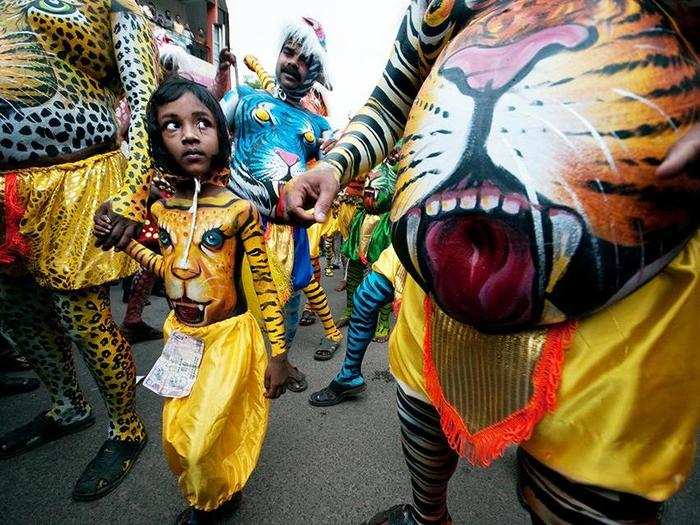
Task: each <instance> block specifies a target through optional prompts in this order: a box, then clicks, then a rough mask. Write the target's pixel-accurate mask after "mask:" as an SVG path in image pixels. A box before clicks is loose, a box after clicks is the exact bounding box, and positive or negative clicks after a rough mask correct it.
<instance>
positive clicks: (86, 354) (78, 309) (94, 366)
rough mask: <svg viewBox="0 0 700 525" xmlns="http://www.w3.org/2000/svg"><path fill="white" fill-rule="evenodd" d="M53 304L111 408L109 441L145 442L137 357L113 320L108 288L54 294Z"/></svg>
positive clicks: (108, 408) (99, 287)
mask: <svg viewBox="0 0 700 525" xmlns="http://www.w3.org/2000/svg"><path fill="white" fill-rule="evenodd" d="M53 300H54V305H55V308H56V311H57V313H58V318H59V321H60V322H61V324H62V325H63V328H64V330H65V331H66V333H67V334H68V336H69V337H70V338H71V340H72V341H73V342H74V343H75V345H76V346H77V347H78V349H79V350H80V353H81V354H82V356H83V359H84V360H85V363H86V364H87V366H88V369H89V370H90V373H91V374H92V376H93V378H94V379H95V381H96V382H97V386H98V387H99V390H100V394H101V395H102V398H103V400H104V402H105V405H106V406H107V412H108V416H109V438H117V439H119V440H123V441H140V440H142V439H144V438H145V436H146V432H145V429H144V426H143V422H142V421H141V418H140V417H139V416H138V414H137V413H136V406H135V382H134V379H135V376H136V366H135V365H134V357H133V355H132V353H131V347H130V346H129V343H128V342H127V341H126V339H124V336H123V335H122V334H121V332H120V331H119V328H118V327H117V324H116V323H115V322H114V319H113V318H112V311H111V308H110V299H109V289H108V287H107V286H97V287H93V288H87V289H85V290H78V291H68V292H54V293H53Z"/></svg>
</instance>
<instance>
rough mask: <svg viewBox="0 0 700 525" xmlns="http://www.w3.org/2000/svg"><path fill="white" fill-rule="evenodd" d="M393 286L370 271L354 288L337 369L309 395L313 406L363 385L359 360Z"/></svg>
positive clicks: (335, 399) (334, 400) (345, 395)
mask: <svg viewBox="0 0 700 525" xmlns="http://www.w3.org/2000/svg"><path fill="white" fill-rule="evenodd" d="M393 296H394V288H393V287H392V285H391V282H390V281H389V280H388V279H387V278H386V277H384V276H383V275H381V274H379V273H376V272H370V273H369V274H367V277H366V278H365V279H364V280H363V281H362V283H361V284H360V286H359V287H358V288H357V291H356V292H355V298H354V304H355V308H354V309H353V312H352V316H351V317H350V324H349V327H348V344H347V350H346V351H345V359H344V361H343V366H342V368H341V369H340V372H339V373H338V375H337V376H336V377H335V379H334V380H333V381H331V383H330V385H328V386H327V387H326V388H324V389H322V390H319V391H318V392H314V393H313V394H311V397H310V398H309V403H310V404H312V405H313V406H332V405H337V404H338V403H341V402H342V401H343V400H344V399H347V398H348V397H352V396H354V395H356V394H359V393H360V392H363V391H364V390H365V388H366V385H365V380H364V378H363V377H362V371H361V368H362V361H363V359H364V357H365V352H366V351H367V346H368V345H369V343H370V341H371V339H372V334H373V333H374V331H375V327H376V325H377V318H378V316H379V312H380V310H381V309H382V308H383V307H384V306H385V305H391V300H392V298H393Z"/></svg>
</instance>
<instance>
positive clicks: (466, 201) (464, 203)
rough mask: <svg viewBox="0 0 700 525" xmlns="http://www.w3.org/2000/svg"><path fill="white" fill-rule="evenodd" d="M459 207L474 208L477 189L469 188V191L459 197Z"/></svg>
mask: <svg viewBox="0 0 700 525" xmlns="http://www.w3.org/2000/svg"><path fill="white" fill-rule="evenodd" d="M459 207H460V208H462V209H463V210H473V209H474V208H476V191H474V190H467V192H466V193H465V194H463V195H462V196H461V197H460V198H459Z"/></svg>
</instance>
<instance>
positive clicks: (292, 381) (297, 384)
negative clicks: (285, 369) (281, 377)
mask: <svg viewBox="0 0 700 525" xmlns="http://www.w3.org/2000/svg"><path fill="white" fill-rule="evenodd" d="M307 388H309V384H308V383H307V382H306V376H305V375H304V374H303V373H302V372H300V371H299V369H298V368H297V367H296V366H290V374H289V377H288V378H287V390H289V391H291V392H297V393H298V392H303V391H304V390H306V389H307Z"/></svg>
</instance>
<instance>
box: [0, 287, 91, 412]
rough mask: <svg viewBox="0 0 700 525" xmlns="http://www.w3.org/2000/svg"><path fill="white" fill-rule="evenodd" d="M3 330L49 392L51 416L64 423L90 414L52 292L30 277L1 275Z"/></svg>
mask: <svg viewBox="0 0 700 525" xmlns="http://www.w3.org/2000/svg"><path fill="white" fill-rule="evenodd" d="M0 331H1V332H2V334H3V335H4V336H6V337H8V338H10V339H12V341H13V342H14V344H15V348H16V350H17V353H19V354H20V355H22V356H24V357H25V358H26V359H27V361H28V362H29V364H30V365H31V367H32V368H33V369H34V371H35V372H36V374H37V375H38V376H39V378H40V379H41V381H42V382H43V383H44V385H45V386H46V389H47V390H48V391H49V396H50V397H51V409H50V410H49V411H48V412H47V415H48V416H49V417H50V418H52V419H53V420H55V421H56V422H57V423H58V424H60V425H68V424H71V423H75V422H77V421H81V420H83V419H85V418H87V417H89V416H90V413H91V408H90V404H89V403H88V401H87V399H86V398H85V396H84V395H83V393H82V391H81V390H80V386H79V385H78V377H77V375H76V372H75V364H74V363H73V355H72V352H71V344H70V341H69V340H68V338H67V337H66V336H65V334H64V333H63V329H62V328H61V326H60V325H59V324H58V323H57V322H56V312H55V311H54V309H53V303H52V300H51V292H49V291H47V290H45V289H43V288H40V287H39V286H38V285H37V284H36V282H35V281H34V280H33V279H32V278H31V277H28V276H23V277H9V276H6V275H0Z"/></svg>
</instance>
